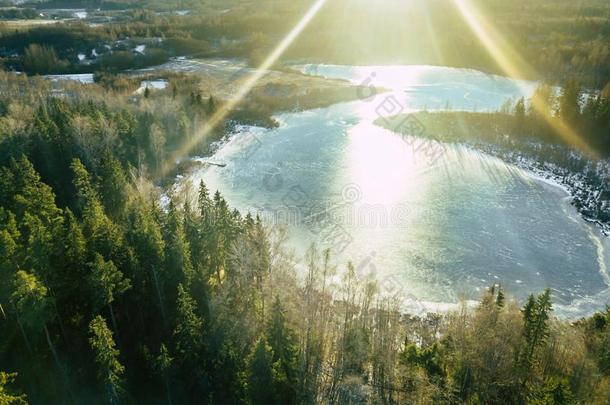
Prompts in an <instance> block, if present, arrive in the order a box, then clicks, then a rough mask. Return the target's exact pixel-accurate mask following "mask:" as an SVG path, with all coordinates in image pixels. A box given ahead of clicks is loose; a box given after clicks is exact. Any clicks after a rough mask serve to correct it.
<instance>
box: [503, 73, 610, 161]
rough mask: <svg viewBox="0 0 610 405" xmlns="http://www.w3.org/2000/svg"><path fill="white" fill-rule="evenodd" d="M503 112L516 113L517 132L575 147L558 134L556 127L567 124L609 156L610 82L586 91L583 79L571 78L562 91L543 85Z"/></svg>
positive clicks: (587, 141) (589, 143)
mask: <svg viewBox="0 0 610 405" xmlns="http://www.w3.org/2000/svg"><path fill="white" fill-rule="evenodd" d="M509 103H510V101H509ZM502 112H504V113H512V114H513V115H514V116H515V118H516V121H517V122H516V127H515V132H517V133H519V134H520V135H521V136H530V137H533V138H538V139H542V140H543V141H545V142H549V143H567V145H566V146H570V147H573V146H575V145H571V144H569V141H567V140H565V139H562V137H561V136H560V135H559V134H558V133H557V129H556V128H558V127H559V126H562V125H566V126H568V127H570V128H572V129H573V130H574V131H575V132H577V133H578V135H579V136H580V137H581V138H582V140H583V141H584V142H586V143H587V144H588V145H589V146H590V147H591V148H593V149H595V150H596V151H597V152H599V154H600V155H601V156H602V157H606V156H609V155H610V83H607V84H606V85H605V87H604V88H603V89H602V90H598V91H595V90H593V91H589V92H587V93H585V92H584V90H583V87H582V85H581V84H580V82H579V81H578V80H577V79H575V78H571V79H569V80H567V81H566V82H565V83H564V84H563V86H562V87H561V89H560V91H559V94H556V91H555V89H554V88H553V87H551V86H549V85H542V86H540V87H538V88H537V89H536V90H535V92H534V94H533V95H532V97H531V98H530V99H529V100H525V99H524V98H521V99H519V100H517V102H516V103H515V105H514V106H513V107H512V108H510V104H507V106H505V107H504V108H503V111H502Z"/></svg>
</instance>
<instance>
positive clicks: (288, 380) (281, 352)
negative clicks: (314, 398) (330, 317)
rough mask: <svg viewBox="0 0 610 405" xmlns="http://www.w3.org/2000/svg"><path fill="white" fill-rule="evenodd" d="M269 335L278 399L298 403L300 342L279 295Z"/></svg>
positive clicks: (269, 326) (268, 328)
mask: <svg viewBox="0 0 610 405" xmlns="http://www.w3.org/2000/svg"><path fill="white" fill-rule="evenodd" d="M267 336H268V342H269V346H270V347H271V349H272V350H273V362H274V363H276V364H277V375H276V378H277V380H278V381H277V394H278V399H279V401H280V403H282V404H293V403H296V387H297V355H298V342H297V339H296V336H295V334H294V332H293V331H292V330H291V329H290V328H289V327H288V325H287V323H286V314H285V310H284V308H283V307H282V304H281V302H280V299H279V297H276V298H275V301H274V303H273V308H272V309H271V319H270V321H269V325H268V326H267Z"/></svg>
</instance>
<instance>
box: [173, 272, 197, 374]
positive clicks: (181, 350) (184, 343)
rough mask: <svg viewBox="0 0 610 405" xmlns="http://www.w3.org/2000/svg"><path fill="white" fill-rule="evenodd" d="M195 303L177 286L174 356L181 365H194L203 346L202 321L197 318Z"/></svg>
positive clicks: (181, 287) (182, 288)
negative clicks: (175, 355)
mask: <svg viewBox="0 0 610 405" xmlns="http://www.w3.org/2000/svg"><path fill="white" fill-rule="evenodd" d="M196 305H197V304H196V303H195V300H193V298H191V296H190V295H189V293H188V292H187V291H186V290H185V289H184V287H183V286H182V285H181V284H179V285H178V301H177V303H176V306H177V309H176V328H175V329H174V340H175V342H176V354H177V356H178V359H179V360H180V362H182V363H187V364H191V365H192V364H193V363H196V359H197V358H198V354H199V353H200V352H201V349H202V344H203V320H202V319H201V318H200V317H199V316H197V311H196Z"/></svg>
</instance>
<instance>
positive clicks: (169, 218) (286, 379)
mask: <svg viewBox="0 0 610 405" xmlns="http://www.w3.org/2000/svg"><path fill="white" fill-rule="evenodd" d="M106 80H109V79H106ZM0 84H1V85H2V86H3V87H2V90H3V91H2V93H1V94H2V95H1V96H0V157H1V161H0V280H2V283H0V328H1V330H2V334H0V399H1V400H2V402H7V403H23V402H24V401H31V402H32V403H65V402H68V403H104V402H106V403H108V402H110V403H125V402H143V403H202V402H203V403H223V404H225V403H250V404H274V403H275V404H291V403H334V404H344V403H384V404H395V403H416V404H433V403H434V404H437V403H441V404H442V403H445V404H457V403H470V404H477V403H487V404H494V403H497V404H500V403H501V404H505V403H515V404H523V403H534V404H571V403H578V402H580V403H603V402H607V401H608V399H609V398H610V366H609V365H610V350H609V348H610V345H609V344H608V342H610V312H606V313H602V314H598V315H596V316H594V317H592V318H590V319H587V320H582V321H580V322H577V323H569V322H565V321H560V320H557V319H555V318H554V317H553V315H552V307H551V297H550V294H549V292H548V291H546V292H544V293H542V294H541V295H539V296H532V297H530V299H529V300H528V301H527V302H526V303H525V304H524V306H523V307H522V308H519V306H518V305H517V303H515V302H513V301H511V300H510V299H507V298H506V297H505V296H504V293H503V291H502V290H501V289H499V288H498V287H493V288H491V289H490V290H489V291H488V292H487V293H486V294H485V295H484V296H483V297H482V299H481V302H480V303H479V305H478V306H476V307H475V308H468V307H466V306H462V307H460V308H459V309H458V310H457V311H455V312H452V313H448V314H446V315H437V314H428V315H426V316H423V317H413V316H409V315H406V314H403V313H401V311H400V309H401V308H400V300H401V297H400V294H399V295H398V296H396V297H387V296H383V295H381V294H380V293H379V288H378V286H377V283H376V281H375V280H374V279H370V278H368V277H362V276H361V275H359V274H358V270H357V269H356V268H354V266H352V265H351V264H347V266H345V267H344V266H340V267H338V266H337V265H336V264H335V263H334V262H333V259H332V256H331V252H330V251H329V250H328V249H324V250H323V251H321V252H320V251H318V250H317V249H315V248H314V247H312V248H311V249H310V250H309V252H308V253H307V255H306V256H305V258H304V259H303V260H302V261H300V263H301V264H302V266H298V262H299V260H297V258H295V257H294V256H293V255H292V254H291V253H290V251H289V250H288V249H287V248H286V247H285V241H286V238H287V237H286V235H285V233H284V232H283V231H282V230H278V229H268V228H266V227H265V225H264V224H263V223H261V221H260V220H259V219H258V218H253V217H252V216H250V215H248V214H246V215H242V214H240V213H239V212H237V211H235V210H231V209H230V208H229V206H228V205H227V203H226V201H225V200H224V199H223V197H222V196H221V195H220V194H219V193H218V192H216V193H214V194H213V195H212V194H211V193H210V192H209V190H208V189H207V188H206V186H205V184H203V183H202V184H200V185H199V188H198V190H196V191H191V190H189V189H188V188H186V189H184V190H182V191H180V192H176V193H174V194H172V195H170V199H169V201H168V202H167V203H163V204H161V201H163V199H162V198H161V196H160V191H159V190H158V188H157V187H155V186H153V185H152V184H151V183H150V182H149V181H148V180H147V179H146V177H145V176H144V175H143V174H142V173H143V172H145V170H143V169H141V168H143V167H144V166H148V167H149V172H150V173H154V172H155V168H156V167H158V163H157V162H158V160H159V159H163V158H165V157H166V154H167V153H169V152H170V151H171V148H172V145H173V144H175V142H178V141H179V139H178V138H172V136H176V137H188V133H189V131H188V130H186V129H185V130H184V131H183V132H179V131H176V129H177V128H180V124H179V122H180V120H179V117H180V116H181V115H182V114H186V113H185V111H189V112H192V113H193V114H194V117H199V118H198V119H201V120H205V118H206V116H207V115H206V114H209V111H208V109H209V108H210V107H209V105H210V103H209V102H206V99H205V98H203V97H200V96H198V95H197V94H194V93H192V94H189V93H188V91H189V90H190V91H191V92H192V87H189V86H188V85H187V86H186V89H182V88H181V87H180V84H181V83H173V84H172V89H170V90H169V91H167V92H165V93H161V94H158V95H154V94H153V95H149V97H148V98H147V97H139V98H136V100H135V101H134V100H133V98H132V97H126V98H121V97H119V96H118V95H117V94H115V93H113V92H112V91H108V92H107V91H103V90H101V89H100V88H98V87H96V86H88V87H85V89H86V91H82V90H83V89H82V88H79V87H74V88H70V87H68V88H67V89H65V90H64V93H62V94H61V95H59V96H58V95H57V93H56V92H55V93H53V92H51V91H50V89H49V87H50V85H49V84H48V83H45V82H44V81H41V80H34V82H33V84H31V83H30V81H29V79H27V78H25V77H13V76H8V75H6V76H2V81H1V82H0ZM186 109H192V110H186ZM185 116H186V115H185ZM189 122H190V121H189V120H186V123H187V124H188V123H189ZM187 124H185V128H189V126H188V125H191V124H188V125H187ZM159 134H161V135H163V139H164V141H163V142H161V141H159V140H158V139H159V138H158V137H160V135H159ZM170 134H173V135H170ZM175 134H179V135H175ZM130 167H135V168H137V169H140V170H137V169H131V168H130ZM297 269H300V270H297ZM15 373H17V374H15Z"/></svg>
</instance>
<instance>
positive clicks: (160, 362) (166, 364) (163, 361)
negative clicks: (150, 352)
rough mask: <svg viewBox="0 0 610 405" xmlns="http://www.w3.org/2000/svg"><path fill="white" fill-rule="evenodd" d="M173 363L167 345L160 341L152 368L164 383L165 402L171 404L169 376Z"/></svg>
mask: <svg viewBox="0 0 610 405" xmlns="http://www.w3.org/2000/svg"><path fill="white" fill-rule="evenodd" d="M173 363H174V358H173V357H171V356H170V353H169V350H168V349H167V346H165V344H163V343H161V347H160V348H159V355H158V356H157V357H156V358H155V360H154V368H155V371H156V372H157V373H158V374H159V375H160V376H161V378H162V379H163V384H164V385H165V395H167V402H168V404H170V405H171V404H172V395H171V389H170V378H171V372H172V365H173Z"/></svg>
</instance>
